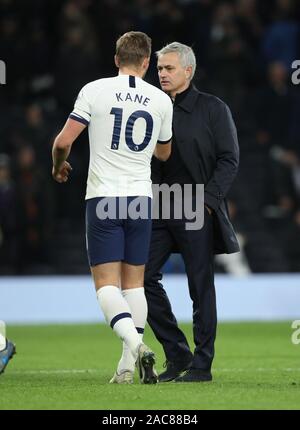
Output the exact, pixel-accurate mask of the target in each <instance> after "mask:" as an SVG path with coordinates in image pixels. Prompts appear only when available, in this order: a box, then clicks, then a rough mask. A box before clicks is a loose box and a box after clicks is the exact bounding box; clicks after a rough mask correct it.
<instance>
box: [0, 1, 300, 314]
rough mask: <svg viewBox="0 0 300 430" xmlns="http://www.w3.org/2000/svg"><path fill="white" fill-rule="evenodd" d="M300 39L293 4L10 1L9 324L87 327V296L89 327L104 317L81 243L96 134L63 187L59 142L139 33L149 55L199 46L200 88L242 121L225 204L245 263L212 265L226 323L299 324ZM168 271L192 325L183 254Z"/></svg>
mask: <svg viewBox="0 0 300 430" xmlns="http://www.w3.org/2000/svg"><path fill="white" fill-rule="evenodd" d="M299 28H300V9H299V2H298V1H293V0H263V1H258V0H231V1H230V0H228V1H223V0H220V1H213V0H177V1H171V0H128V1H121V0H99V1H96V0H95V1H93V0H65V1H61V0H42V1H37V0H27V1H26V2H23V1H21V0H0V59H1V60H3V61H5V63H6V67H7V83H6V85H1V86H0V109H1V116H0V118H1V119H0V275H1V276H0V318H1V319H4V320H6V321H8V322H22V321H28V322H30V321H33V322H38V321H39V320H43V319H45V320H47V321H48V320H51V321H52V320H53V318H54V320H55V318H56V317H57V320H65V319H66V320H68V318H67V317H66V315H67V314H68V310H67V309H69V308H70V307H72V306H73V312H72V315H73V317H74V320H78V321H80V320H81V318H80V315H81V313H80V309H82V307H80V306H78V305H79V304H80V303H83V302H82V300H84V297H85V300H86V303H89V304H87V305H86V313H85V316H84V317H82V320H88V319H89V318H88V317H89V316H90V319H91V320H93V319H94V317H95V318H96V316H95V315H96V309H94V308H95V307H96V303H95V301H94V302H93V299H94V298H93V297H88V296H86V295H88V294H93V292H92V286H91V285H90V283H91V281H90V278H89V277H88V273H89V270H88V264H87V258H86V252H85V237H84V193H85V185H86V175H87V164H88V156H89V151H88V139H87V134H84V135H83V136H81V137H80V141H78V142H77V143H76V144H75V146H74V151H73V152H72V155H71V164H72V166H73V172H72V178H71V180H70V181H69V182H68V183H67V184H64V185H63V186H61V185H58V184H56V183H55V182H54V181H53V180H52V178H51V145H52V142H53V138H54V136H55V134H56V133H57V131H58V130H59V129H60V127H61V126H62V125H63V123H64V121H65V119H66V116H67V115H68V114H69V112H70V111H71V109H72V106H73V103H74V100H75V98H76V95H77V93H78V91H79V89H80V88H81V87H82V86H83V85H84V84H85V83H86V82H87V81H90V80H93V79H97V78H99V77H106V76H109V75H111V74H115V73H116V70H115V67H114V64H113V53H114V45H115V40H116V38H117V37H118V36H119V35H120V34H122V33H124V32H125V31H128V30H131V29H135V30H141V31H145V32H147V33H148V34H149V35H150V36H151V37H152V39H153V51H155V50H158V49H159V48H161V47H162V45H164V44H166V43H168V42H171V41H174V40H178V41H181V42H183V43H186V44H189V45H191V46H193V48H194V50H195V53H196V57H197V60H198V69H197V73H196V77H195V84H196V85H197V86H198V88H199V89H200V90H203V91H207V92H211V93H213V94H215V95H217V96H219V97H220V98H221V99H223V100H224V101H225V102H226V103H228V105H229V106H230V108H231V110H232V112H233V116H234V119H235V122H236V124H237V128H238V134H239V143H240V150H241V162H240V170H239V174H238V177H237V179H236V181H235V183H234V186H233V187H232V190H231V192H230V195H229V202H230V212H231V218H232V221H233V224H234V226H235V228H236V230H237V232H238V233H239V239H240V244H241V248H242V252H241V253H240V254H236V255H233V256H221V257H218V258H216V272H217V273H218V274H219V276H218V277H217V281H216V284H217V293H218V302H219V315H220V317H221V319H222V318H223V317H224V319H260V318H268V319H289V318H296V317H297V316H300V300H299V295H300V276H299V275H298V273H299V272H300V240H299V239H300V121H299V118H300V85H299V86H297V85H293V84H292V82H291V74H292V72H293V69H292V62H293V61H294V60H296V59H300V30H299ZM151 64H152V65H151V68H150V70H149V72H148V74H147V77H146V79H147V80H148V81H149V82H151V83H154V84H155V85H158V80H157V76H156V75H157V74H156V67H155V57H154V55H153V58H152V63H151ZM164 272H165V273H166V274H169V277H166V282H165V285H166V288H167V289H169V292H170V295H171V297H174V299H173V300H174V303H178V307H176V304H175V305H174V306H175V312H178V313H179V318H180V317H181V318H182V319H189V318H190V316H191V313H190V309H188V310H187V311H186V314H185V315H182V314H181V313H180V311H181V310H182V306H180V301H181V300H186V301H187V302H188V295H187V288H186V280H185V277H184V275H183V272H184V267H183V263H182V260H181V258H180V257H179V256H178V255H173V256H172V258H171V259H170V261H169V262H168V263H167V264H166V266H165V267H164ZM65 275H69V276H73V278H67V277H66V276H65ZM74 275H75V278H74ZM85 275H86V277H85ZM30 276H33V278H31V277H30ZM37 276H38V277H37ZM40 276H42V278H41V277H40ZM58 276H63V277H62V278H59V277H58ZM85 285H89V286H90V288H84V286H85ZM50 287H51V288H50ZM72 290H73V291H76V294H74V295H73V297H74V303H73V304H70V300H69V299H68V298H69V297H70V291H72ZM45 294H46V296H45ZM47 294H48V296H47ZM183 294H184V295H185V296H184V298H183V296H182V295H183ZM17 297H18V298H19V299H18V300H17ZM45 297H48V299H45ZM89 300H90V301H89ZM58 301H59V303H60V305H61V311H60V312H59V311H58V308H59V307H60V305H59V306H58V304H57V302H58ZM17 302H18V303H19V305H18V303H17ZM24 303H26V306H27V307H26V306H21V304H24ZM49 303H52V305H50V304H49ZM92 303H93V304H92ZM181 303H182V302H181ZM237 303H238V306H237ZM187 306H188V305H187ZM77 308H78V309H77ZM237 308H239V309H238V312H237ZM75 309H77V310H78V314H77V315H78V318H76V311H75V312H74V310H75ZM93 309H94V312H93ZM39 310H40V311H39ZM56 312H57V314H56ZM297 313H298V315H297ZM46 314H47V318H43V316H45V315H46ZM51 315H52V317H53V318H51ZM64 316H65V319H64ZM259 317H260V318H259ZM71 319H72V318H71V317H70V320H71Z"/></svg>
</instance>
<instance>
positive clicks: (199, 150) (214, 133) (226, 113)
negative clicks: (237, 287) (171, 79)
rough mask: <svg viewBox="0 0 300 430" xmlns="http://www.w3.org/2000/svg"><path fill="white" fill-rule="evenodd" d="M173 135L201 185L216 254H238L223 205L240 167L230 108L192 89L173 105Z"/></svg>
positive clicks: (187, 165) (196, 180) (196, 181)
mask: <svg viewBox="0 0 300 430" xmlns="http://www.w3.org/2000/svg"><path fill="white" fill-rule="evenodd" d="M173 135H174V136H175V139H176V143H177V147H178V151H179V154H180V156H181V158H182V161H183V163H184V165H185V166H186V168H187V169H188V171H189V173H190V174H191V176H192V178H193V179H194V181H195V183H196V184H201V183H204V202H205V204H207V205H208V206H210V207H211V208H212V209H213V215H212V216H213V225H214V252H215V254H222V253H227V254H231V253H234V252H238V251H239V245H238V241H237V238H236V235H235V232H234V229H233V226H232V224H231V222H230V220H229V214H228V208H227V204H226V194H227V192H228V191H229V188H230V186H231V184H232V182H233V180H234V178H235V176H236V174H237V170H238V164H239V147H238V139H237V132H236V127H235V124H234V121H233V119H232V115H231V112H230V109H229V108H228V106H227V105H226V104H225V103H224V102H223V101H222V100H220V99H219V98H218V97H215V96H213V95H211V94H207V93H203V92H200V91H198V90H197V89H196V88H195V87H192V88H191V90H190V91H188V92H187V94H186V96H185V97H184V98H183V99H182V100H181V101H179V102H178V103H175V104H174V116H173ZM152 163H155V172H156V174H155V176H156V178H155V179H156V180H154V182H158V181H157V172H158V171H159V170H160V169H159V166H158V164H160V163H159V162H157V161H156V160H153V162H152Z"/></svg>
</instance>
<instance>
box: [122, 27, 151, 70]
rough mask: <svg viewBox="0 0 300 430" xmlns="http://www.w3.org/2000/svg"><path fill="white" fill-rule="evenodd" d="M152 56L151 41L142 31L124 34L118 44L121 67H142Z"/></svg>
mask: <svg viewBox="0 0 300 430" xmlns="http://www.w3.org/2000/svg"><path fill="white" fill-rule="evenodd" d="M150 55H151V39H150V37H149V36H147V34H145V33H142V32H140V31H129V32H128V33H125V34H123V36H121V37H120V38H119V39H118V40H117V43H116V56H117V57H118V61H119V66H120V67H122V66H140V65H141V64H142V61H143V60H144V58H148V57H150Z"/></svg>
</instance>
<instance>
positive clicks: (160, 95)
mask: <svg viewBox="0 0 300 430" xmlns="http://www.w3.org/2000/svg"><path fill="white" fill-rule="evenodd" d="M143 85H144V86H145V87H146V88H148V90H149V91H151V93H152V94H153V96H154V97H156V98H157V100H158V101H159V103H163V104H165V105H169V104H172V102H171V99H170V97H169V96H168V94H166V93H164V92H163V91H162V90H161V89H160V88H157V87H156V86H154V85H152V84H149V83H148V82H146V81H143Z"/></svg>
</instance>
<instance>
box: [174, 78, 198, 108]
mask: <svg viewBox="0 0 300 430" xmlns="http://www.w3.org/2000/svg"><path fill="white" fill-rule="evenodd" d="M199 95H200V92H199V91H198V90H197V88H196V87H195V86H194V85H193V84H191V86H190V87H189V90H188V91H187V92H186V94H185V95H184V97H182V98H180V100H178V102H176V97H178V96H176V97H175V103H174V106H175V105H176V106H179V107H180V108H182V109H183V110H185V111H186V112H192V111H193V109H194V106H195V104H196V101H197V98H198V96H199Z"/></svg>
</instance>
